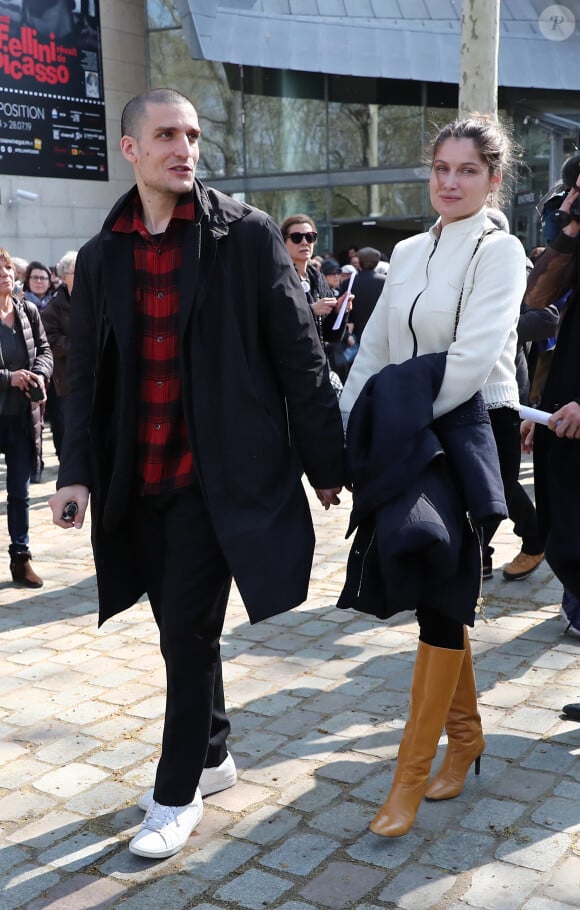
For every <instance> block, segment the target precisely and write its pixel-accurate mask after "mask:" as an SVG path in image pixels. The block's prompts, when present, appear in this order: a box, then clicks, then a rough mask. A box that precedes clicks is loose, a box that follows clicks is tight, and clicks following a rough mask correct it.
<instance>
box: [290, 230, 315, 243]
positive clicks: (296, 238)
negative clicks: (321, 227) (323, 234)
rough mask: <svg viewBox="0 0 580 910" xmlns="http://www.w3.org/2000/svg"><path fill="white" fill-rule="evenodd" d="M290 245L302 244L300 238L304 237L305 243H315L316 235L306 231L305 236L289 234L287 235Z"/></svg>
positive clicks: (294, 232) (296, 232) (313, 232)
mask: <svg viewBox="0 0 580 910" xmlns="http://www.w3.org/2000/svg"><path fill="white" fill-rule="evenodd" d="M288 236H289V238H290V240H291V241H292V243H302V238H303V237H304V239H305V241H306V243H316V240H317V238H318V234H317V233H316V231H308V233H306V234H299V233H298V231H293V232H292V233H291V234H288Z"/></svg>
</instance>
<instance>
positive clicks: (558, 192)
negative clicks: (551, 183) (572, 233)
mask: <svg viewBox="0 0 580 910" xmlns="http://www.w3.org/2000/svg"><path fill="white" fill-rule="evenodd" d="M578 174H580V152H577V153H576V154H575V155H571V156H570V158H567V159H566V161H565V162H564V164H563V165H562V171H561V176H562V181H561V183H558V184H556V186H555V187H553V188H552V189H551V190H549V192H548V193H547V194H546V196H545V197H544V199H542V201H541V215H542V218H545V216H546V215H548V214H549V213H551V217H552V218H553V220H554V222H555V223H556V224H557V226H558V228H564V227H566V225H568V224H570V222H571V221H580V196H579V197H578V199H575V200H574V202H573V203H572V207H571V209H570V211H569V212H561V211H560V206H561V205H562V203H563V202H564V199H565V198H566V196H567V195H568V192H569V190H571V189H572V187H573V186H576V181H577V180H578ZM538 208H539V206H538Z"/></svg>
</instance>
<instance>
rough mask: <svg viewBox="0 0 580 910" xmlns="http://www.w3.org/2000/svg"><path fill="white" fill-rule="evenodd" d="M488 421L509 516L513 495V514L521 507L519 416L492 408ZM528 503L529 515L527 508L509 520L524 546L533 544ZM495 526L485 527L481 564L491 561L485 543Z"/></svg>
mask: <svg viewBox="0 0 580 910" xmlns="http://www.w3.org/2000/svg"><path fill="white" fill-rule="evenodd" d="M489 419H490V420H491V428H492V430H493V435H494V439H495V444H496V446H497V454H498V457H499V468H500V472H501V479H502V482H503V489H504V495H505V500H506V503H507V506H508V512H510V517H511V508H512V503H513V501H514V496H515V497H518V498H517V502H516V506H515V508H516V511H517V507H518V505H519V506H520V508H521V507H522V503H521V497H519V494H518V491H517V488H518V478H519V476H520V462H521V457H522V450H521V442H520V415H519V413H518V412H517V411H514V410H513V408H492V409H491V410H490V411H489ZM523 493H524V494H525V490H523ZM525 495H526V494H525ZM528 502H529V504H530V506H531V507H532V511H531V512H530V510H529V509H527V510H526V511H525V513H522V512H517V518H514V519H513V520H514V521H515V522H516V525H517V528H518V530H516V529H514V530H516V534H518V535H519V536H521V537H523V538H524V543H529V544H530V545H533V543H532V542H533V540H534V538H537V523H536V521H535V516H536V510H535V509H534V506H533V503H532V502H531V500H530V499H529V498H528ZM524 507H525V504H524ZM514 514H516V513H514ZM498 527H499V522H498V523H497V524H496V525H494V526H491V527H490V526H489V525H488V526H486V527H485V529H484V533H483V562H484V565H485V563H489V562H491V555H492V553H493V547H490V546H489V544H490V542H491V539H492V537H493V535H494V534H495V532H496V531H497V529H498ZM524 549H525V552H526V553H528V552H532V553H533V552H534V550H533V549H532V550H531V551H529V550H527V549H526V548H525V547H524ZM536 552H538V553H541V552H542V551H541V548H540V549H539V550H536Z"/></svg>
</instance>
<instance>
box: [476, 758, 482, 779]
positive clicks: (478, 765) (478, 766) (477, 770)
mask: <svg viewBox="0 0 580 910" xmlns="http://www.w3.org/2000/svg"><path fill="white" fill-rule="evenodd" d="M480 766H481V755H478V756H477V758H476V759H475V773H476V774H479V769H480Z"/></svg>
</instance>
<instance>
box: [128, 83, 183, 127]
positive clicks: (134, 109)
mask: <svg viewBox="0 0 580 910" xmlns="http://www.w3.org/2000/svg"><path fill="white" fill-rule="evenodd" d="M148 104H186V105H188V106H189V107H193V104H192V103H191V101H190V100H189V98H186V96H185V95H182V94H181V92H178V91H177V90H176V89H174V88H152V89H149V91H147V92H143V93H142V94H141V95H137V96H136V97H135V98H131V100H130V101H128V102H127V104H126V105H125V107H124V108H123V113H122V114H121V135H122V136H133V137H135V138H138V136H139V133H140V126H141V122H142V120H143V119H144V118H145V116H146V114H145V112H146V109H147V105H148Z"/></svg>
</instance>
